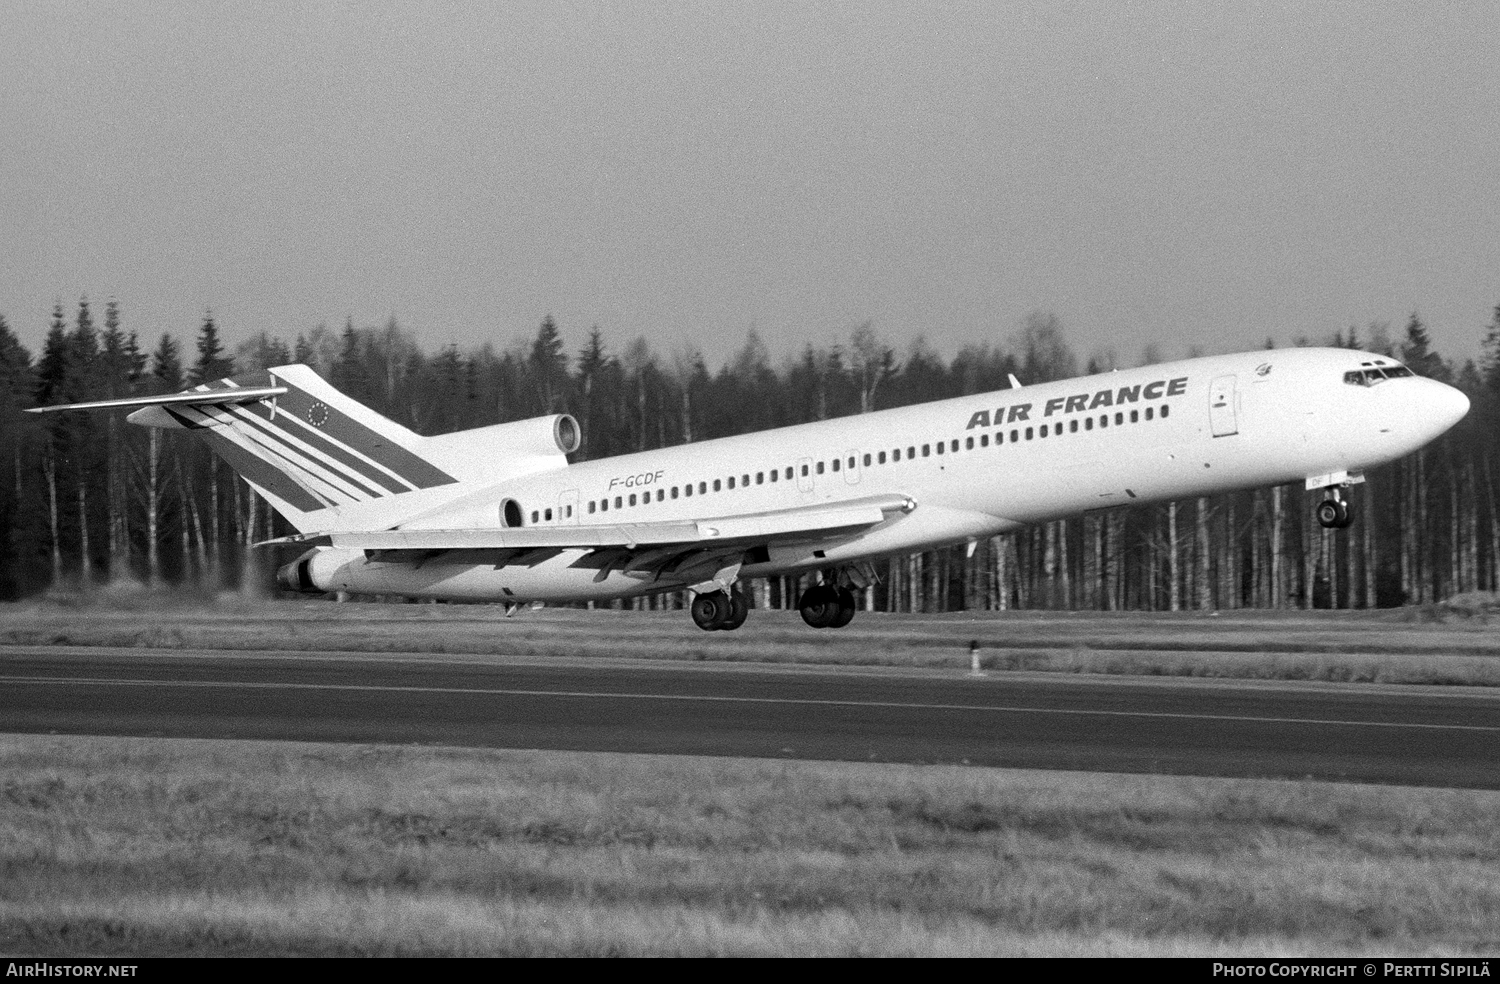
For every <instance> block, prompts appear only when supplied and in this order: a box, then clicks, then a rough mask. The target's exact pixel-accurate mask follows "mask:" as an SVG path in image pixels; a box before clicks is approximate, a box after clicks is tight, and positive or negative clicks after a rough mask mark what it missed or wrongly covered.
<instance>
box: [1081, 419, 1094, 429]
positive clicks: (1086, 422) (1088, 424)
mask: <svg viewBox="0 0 1500 984" xmlns="http://www.w3.org/2000/svg"><path fill="white" fill-rule="evenodd" d="M1083 429H1084V430H1086V431H1091V430H1093V429H1094V418H1093V417H1084V418H1083Z"/></svg>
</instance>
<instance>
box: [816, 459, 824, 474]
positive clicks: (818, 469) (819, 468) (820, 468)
mask: <svg viewBox="0 0 1500 984" xmlns="http://www.w3.org/2000/svg"><path fill="white" fill-rule="evenodd" d="M817 472H818V474H819V475H821V474H823V462H821V461H820V462H818V467H817Z"/></svg>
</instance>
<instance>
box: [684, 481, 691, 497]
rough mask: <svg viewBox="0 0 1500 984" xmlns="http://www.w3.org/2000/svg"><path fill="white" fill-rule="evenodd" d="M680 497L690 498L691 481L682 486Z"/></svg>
mask: <svg viewBox="0 0 1500 984" xmlns="http://www.w3.org/2000/svg"><path fill="white" fill-rule="evenodd" d="M682 497H683V498H684V499H691V498H692V497H693V484H692V483H691V482H689V483H688V484H687V485H684V486H683V487H682Z"/></svg>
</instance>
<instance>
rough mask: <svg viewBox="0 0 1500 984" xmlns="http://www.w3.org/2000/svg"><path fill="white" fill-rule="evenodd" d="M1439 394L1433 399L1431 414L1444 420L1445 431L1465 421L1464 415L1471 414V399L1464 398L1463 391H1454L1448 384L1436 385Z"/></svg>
mask: <svg viewBox="0 0 1500 984" xmlns="http://www.w3.org/2000/svg"><path fill="white" fill-rule="evenodd" d="M1434 387H1436V390H1437V392H1436V393H1434V395H1433V398H1431V413H1433V416H1434V417H1437V419H1439V420H1442V422H1443V431H1448V429H1449V428H1452V426H1454V425H1455V423H1458V422H1460V420H1463V419H1464V414H1467V413H1469V398H1467V396H1464V393H1463V390H1458V389H1454V387H1451V386H1448V384H1446V383H1436V384H1434Z"/></svg>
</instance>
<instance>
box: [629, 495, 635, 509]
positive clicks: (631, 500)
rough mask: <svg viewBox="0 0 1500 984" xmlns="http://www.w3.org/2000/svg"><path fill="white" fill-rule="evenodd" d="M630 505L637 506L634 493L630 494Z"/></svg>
mask: <svg viewBox="0 0 1500 984" xmlns="http://www.w3.org/2000/svg"><path fill="white" fill-rule="evenodd" d="M630 504H631V505H632V506H633V505H635V493H634V492H632V493H630Z"/></svg>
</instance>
